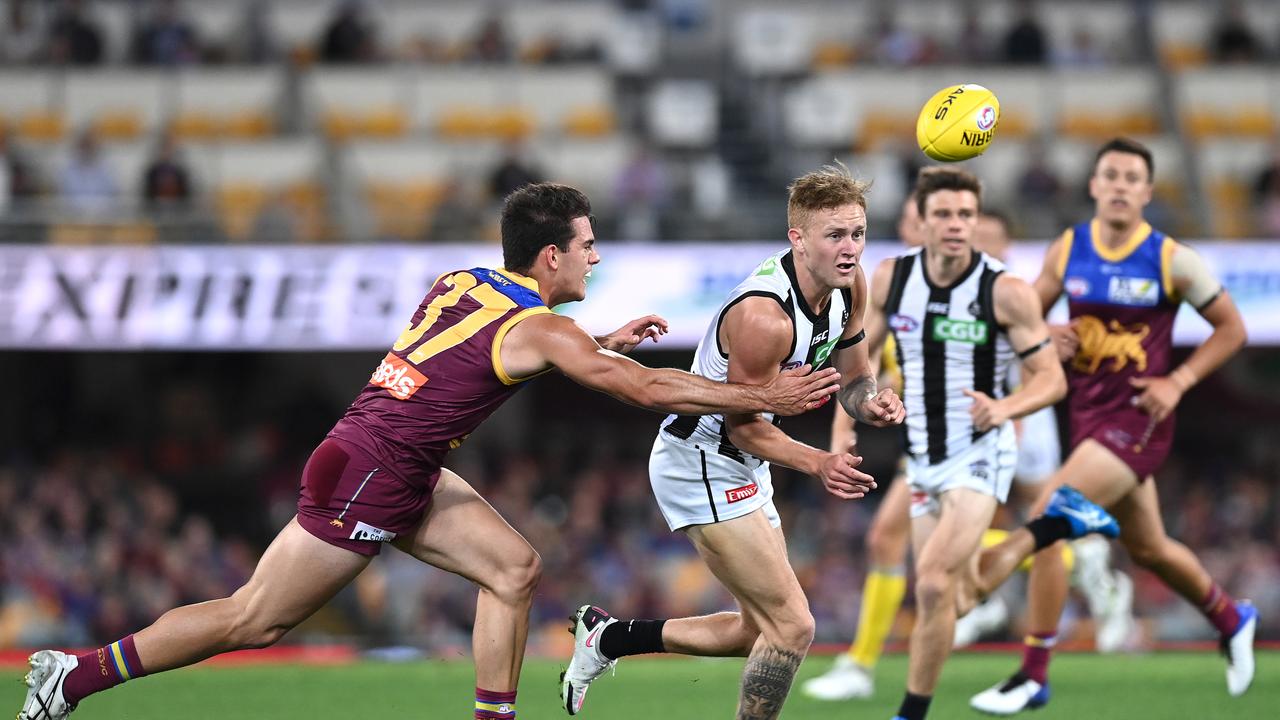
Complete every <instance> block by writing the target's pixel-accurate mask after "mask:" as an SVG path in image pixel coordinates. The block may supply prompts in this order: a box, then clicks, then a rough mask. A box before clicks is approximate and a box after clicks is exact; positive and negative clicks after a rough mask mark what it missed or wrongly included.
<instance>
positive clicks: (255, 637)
mask: <svg viewBox="0 0 1280 720" xmlns="http://www.w3.org/2000/svg"><path fill="white" fill-rule="evenodd" d="M292 629H293V625H292V624H287V623H280V622H273V621H271V620H270V619H267V618H262V617H257V616H255V614H254V613H252V612H249V611H247V610H246V611H244V612H241V613H239V614H238V615H237V616H236V619H235V623H234V624H233V626H232V630H231V638H232V640H231V645H232V647H233V648H235V649H238V650H257V649H260V648H264V647H270V646H272V645H275V644H276V643H277V642H279V641H280V638H282V637H284V636H285V633H287V632H289V631H290V630H292Z"/></svg>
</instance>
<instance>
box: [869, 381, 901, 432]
mask: <svg viewBox="0 0 1280 720" xmlns="http://www.w3.org/2000/svg"><path fill="white" fill-rule="evenodd" d="M861 410H862V421H863V422H865V423H866V424H868V425H875V426H876V427H885V426H887V425H900V424H901V423H902V421H903V419H905V418H906V417H907V410H906V408H904V407H903V406H902V398H900V397H898V393H896V392H894V391H893V388H885V389H883V390H881V391H880V392H878V393H876V394H875V395H872V396H871V397H869V398H867V400H866V402H864V403H862V408H861Z"/></svg>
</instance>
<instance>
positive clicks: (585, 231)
mask: <svg viewBox="0 0 1280 720" xmlns="http://www.w3.org/2000/svg"><path fill="white" fill-rule="evenodd" d="M569 226H570V227H572V228H573V239H572V240H570V241H569V249H568V250H565V251H564V252H560V251H559V250H557V251H556V257H557V258H558V260H559V267H558V268H557V269H556V278H557V283H556V284H557V286H558V287H559V289H560V291H561V293H560V296H561V299H560V300H558V302H573V301H576V300H583V299H585V298H586V297H587V278H588V277H590V276H591V268H592V267H593V266H594V265H595V264H596V263H598V262H600V254H599V253H597V252H596V236H595V233H594V232H593V231H592V230H591V221H590V220H588V219H587V218H585V217H580V218H574V219H573V220H571V221H569Z"/></svg>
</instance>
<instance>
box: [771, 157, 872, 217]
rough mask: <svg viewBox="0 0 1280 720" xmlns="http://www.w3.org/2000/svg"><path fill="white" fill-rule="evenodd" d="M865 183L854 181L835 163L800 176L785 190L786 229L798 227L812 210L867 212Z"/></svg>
mask: <svg viewBox="0 0 1280 720" xmlns="http://www.w3.org/2000/svg"><path fill="white" fill-rule="evenodd" d="M870 187H871V181H869V180H857V179H855V178H854V177H853V175H852V174H851V173H850V172H849V168H847V167H845V164H844V163H842V162H840V161H839V160H836V161H834V164H832V165H823V166H822V168H821V169H819V170H815V171H813V172H811V173H807V174H805V175H801V176H800V177H798V178H796V179H795V180H794V181H793V182H792V183H791V185H789V186H787V193H788V195H787V225H788V226H789V227H793V228H794V227H801V226H803V225H804V224H805V223H807V222H809V218H810V216H811V215H812V214H813V212H814V211H815V210H828V209H831V208H838V207H842V206H845V205H858V206H860V207H861V208H862V209H863V210H864V211H865V210H866V209H867V189H868V188H870Z"/></svg>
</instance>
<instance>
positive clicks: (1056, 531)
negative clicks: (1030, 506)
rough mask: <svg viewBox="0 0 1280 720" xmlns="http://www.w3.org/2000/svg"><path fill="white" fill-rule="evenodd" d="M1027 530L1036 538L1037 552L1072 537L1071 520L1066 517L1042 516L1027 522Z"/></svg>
mask: <svg viewBox="0 0 1280 720" xmlns="http://www.w3.org/2000/svg"><path fill="white" fill-rule="evenodd" d="M1027 530H1029V531H1030V532H1031V537H1033V538H1035V539H1036V552H1040V551H1041V550H1043V549H1045V548H1047V547H1049V546H1050V545H1052V544H1054V543H1056V542H1058V541H1059V540H1066V539H1067V538H1069V537H1071V521H1069V520H1067V519H1066V518H1064V517H1044V516H1041V517H1038V518H1036V519H1035V520H1032V521H1031V522H1029V523H1027Z"/></svg>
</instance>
